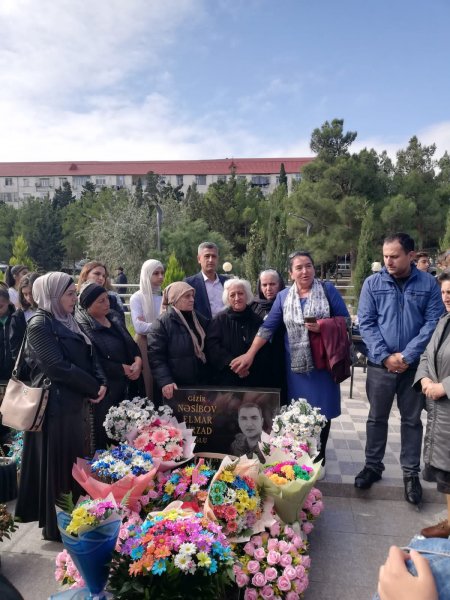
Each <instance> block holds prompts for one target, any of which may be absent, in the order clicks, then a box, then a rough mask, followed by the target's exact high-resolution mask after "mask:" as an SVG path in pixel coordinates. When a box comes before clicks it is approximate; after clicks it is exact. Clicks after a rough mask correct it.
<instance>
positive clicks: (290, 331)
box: [231, 251, 349, 464]
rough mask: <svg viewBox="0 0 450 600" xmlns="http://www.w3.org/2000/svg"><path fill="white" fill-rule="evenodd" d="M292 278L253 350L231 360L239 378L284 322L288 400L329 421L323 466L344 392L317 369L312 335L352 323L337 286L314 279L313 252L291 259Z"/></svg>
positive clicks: (321, 457)
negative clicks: (334, 323)
mask: <svg viewBox="0 0 450 600" xmlns="http://www.w3.org/2000/svg"><path fill="white" fill-rule="evenodd" d="M289 274H290V277H291V279H292V281H293V282H294V283H293V285H292V286H291V287H290V288H286V289H285V290H282V291H281V292H280V293H279V294H278V295H277V297H276V299H275V302H274V304H273V307H272V309H271V311H270V313H269V315H268V317H267V319H266V320H265V321H264V324H263V325H262V327H261V328H260V330H259V331H258V334H257V336H256V337H255V339H254V341H253V344H252V345H251V347H250V349H249V350H248V351H247V352H246V353H245V354H243V356H239V357H237V358H236V359H235V360H233V361H232V363H231V368H232V369H233V371H234V372H235V373H237V374H242V373H245V372H247V371H248V370H249V369H250V368H251V367H252V364H253V361H254V360H255V358H256V357H257V355H258V353H259V351H260V350H261V349H262V348H263V347H264V346H265V345H266V343H267V342H268V341H269V340H270V338H271V337H272V335H273V334H274V333H275V332H276V331H277V329H278V328H279V327H280V326H281V325H283V323H284V325H285V327H286V334H285V358H286V371H287V388H288V398H295V399H296V398H306V399H307V400H308V402H309V403H310V404H311V405H312V406H316V407H318V408H320V409H321V411H322V414H324V415H325V416H326V417H327V419H328V423H327V425H326V426H325V427H324V428H323V429H322V434H321V449H320V454H319V456H318V457H317V460H318V461H319V460H320V461H322V464H324V461H325V448H326V443H327V440H328V434H329V431H330V420H331V419H333V418H334V417H337V416H339V415H340V413H341V392H340V388H339V384H338V383H335V381H334V379H333V377H332V375H331V373H330V371H328V369H326V368H323V367H321V368H317V367H316V366H315V364H314V362H313V357H312V351H311V345H310V333H313V334H317V333H319V332H320V331H321V329H322V328H326V327H327V326H328V325H329V323H328V322H329V320H330V319H331V318H334V319H335V318H337V317H345V318H347V319H348V318H349V313H348V310H347V307H346V306H345V303H344V301H343V299H342V297H341V295H340V294H339V292H338V291H337V290H336V288H335V287H334V286H333V284H332V283H330V282H328V281H327V282H325V283H322V282H321V281H320V280H319V279H317V278H316V273H315V269H314V262H313V259H312V257H311V255H310V254H309V252H304V251H299V252H294V253H293V254H291V255H290V256H289ZM341 323H342V322H341Z"/></svg>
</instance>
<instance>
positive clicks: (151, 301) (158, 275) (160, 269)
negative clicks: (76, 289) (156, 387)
mask: <svg viewBox="0 0 450 600" xmlns="http://www.w3.org/2000/svg"><path fill="white" fill-rule="evenodd" d="M163 279H164V266H163V264H162V263H160V262H159V260H154V259H152V258H150V259H149V260H146V261H145V262H144V264H143V265H142V267H141V275H140V279H139V290H138V291H137V292H135V293H134V294H133V295H132V296H131V298H130V313H131V321H132V323H133V327H134V330H135V332H136V338H135V339H136V342H137V344H138V346H139V350H140V351H141V356H142V376H143V378H144V384H145V393H146V395H147V397H148V398H152V396H153V378H152V374H151V372H150V366H149V362H148V357H147V355H148V336H149V333H150V332H151V330H152V327H153V324H154V322H155V321H156V319H157V317H158V315H159V313H160V310H161V302H162V296H161V284H162V282H163Z"/></svg>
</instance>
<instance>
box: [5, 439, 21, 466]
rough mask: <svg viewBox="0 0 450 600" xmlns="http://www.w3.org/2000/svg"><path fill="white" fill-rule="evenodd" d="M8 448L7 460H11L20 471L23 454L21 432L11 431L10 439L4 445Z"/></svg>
mask: <svg viewBox="0 0 450 600" xmlns="http://www.w3.org/2000/svg"><path fill="white" fill-rule="evenodd" d="M5 445H6V446H7V447H8V458H12V459H13V460H14V462H15V463H16V465H17V472H19V471H20V467H21V464H22V452H23V431H11V437H10V439H9V440H8V442H7V443H6V444H5Z"/></svg>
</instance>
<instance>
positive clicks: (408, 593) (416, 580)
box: [378, 546, 438, 600]
mask: <svg viewBox="0 0 450 600" xmlns="http://www.w3.org/2000/svg"><path fill="white" fill-rule="evenodd" d="M408 558H411V560H412V561H413V563H414V566H415V567H416V569H417V577H414V575H411V573H409V571H408V570H407V568H406V565H405V561H406V560H408ZM378 593H379V594H380V598H381V600H438V593H437V590H436V585H435V583H434V577H433V573H432V572H431V568H430V565H429V563H428V561H427V559H426V558H424V557H423V556H421V555H420V554H419V552H416V551H415V550H411V555H408V554H406V553H405V552H402V550H400V548H397V546H391V548H390V550H389V555H388V558H387V560H386V562H385V564H384V565H383V566H382V567H380V575H379V579H378Z"/></svg>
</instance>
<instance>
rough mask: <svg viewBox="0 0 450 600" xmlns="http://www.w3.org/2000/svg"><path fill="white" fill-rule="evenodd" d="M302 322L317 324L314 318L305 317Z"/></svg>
mask: <svg viewBox="0 0 450 600" xmlns="http://www.w3.org/2000/svg"><path fill="white" fill-rule="evenodd" d="M303 320H304V321H305V323H317V319H316V317H305V318H304V319H303Z"/></svg>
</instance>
